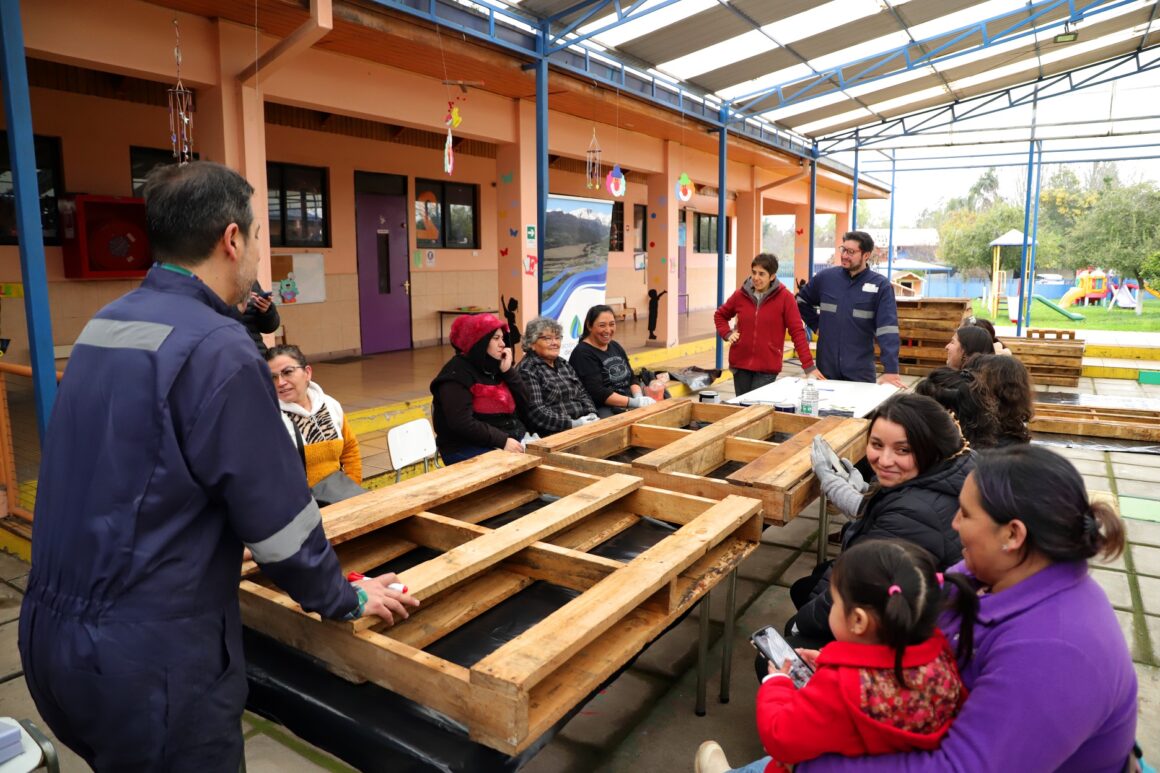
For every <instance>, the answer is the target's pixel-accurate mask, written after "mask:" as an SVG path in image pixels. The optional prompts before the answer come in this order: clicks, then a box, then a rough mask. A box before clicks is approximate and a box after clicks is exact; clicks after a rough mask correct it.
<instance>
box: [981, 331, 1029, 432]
mask: <svg viewBox="0 0 1160 773" xmlns="http://www.w3.org/2000/svg"><path fill="white" fill-rule="evenodd" d="M968 367H969V369H970V370H971V371H973V372H974V373H975V378H976V379H978V381H979V383H981V384H982V385H983V387H984V388H986V390H987V391H988V392H989V393H990V394H991V395H992V397H993V398H994V403H995V419H996V423H997V427H996V431H997V435H996V440H995V445H997V446H999V447H1003V446H1009V445H1016V444H1019V443H1030V442H1031V430H1030V429H1029V428H1028V426H1027V424H1028V422H1030V421H1031V419H1032V418H1034V416H1035V407H1034V395H1035V390H1034V389H1033V388H1032V385H1031V375H1030V374H1029V373H1028V372H1027V367H1026V366H1025V365H1024V364H1023V363H1022V362H1020V361H1019V358H1018V357H999V356H996V355H994V354H988V355H983V356H981V357H976V358H975V359H974V360H972V361H971V363H970V364H969V366H968Z"/></svg>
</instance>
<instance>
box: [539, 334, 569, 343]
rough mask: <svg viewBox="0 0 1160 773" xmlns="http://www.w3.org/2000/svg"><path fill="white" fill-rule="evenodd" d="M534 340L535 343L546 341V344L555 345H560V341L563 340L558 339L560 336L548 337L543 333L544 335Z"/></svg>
mask: <svg viewBox="0 0 1160 773" xmlns="http://www.w3.org/2000/svg"><path fill="white" fill-rule="evenodd" d="M536 340H537V341H546V342H548V343H557V344H558V343H560V341H562V340H563V339H562V338H560V336H554V335H548V334H547V333H545V334H544V335H542V336H540V337H539V338H537V339H536Z"/></svg>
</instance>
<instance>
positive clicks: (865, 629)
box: [695, 540, 977, 773]
mask: <svg viewBox="0 0 1160 773" xmlns="http://www.w3.org/2000/svg"><path fill="white" fill-rule="evenodd" d="M937 570H938V567H937V566H936V564H935V560H934V557H933V556H932V555H931V554H930V553H928V552H927V551H926V550H924V549H922V548H920V547H918V546H917V545H914V544H913V543H910V542H903V541H900V540H870V541H867V542H863V543H860V544H857V545H855V546H853V547H852V548H850V549H849V550H846V551H844V552H843V553H842V555H841V556H839V557H838V560H837V561H836V562H835V564H834V571H833V575H832V580H831V583H830V591H831V593H833V594H834V605H833V607H832V609H831V611H830V629H831V630H832V631H833V632H834V636H835V638H836V639H837V641H835V642H832V643H830V644H828V645H826V646H825V647H823V648H822V649H821V651H818V650H798V654H799V655H801V657H802V659H803V660H805V661H806V663H807V664H809V665H810V666H812V667H814V668H815V669H816V672H815V673H814V675H813V676H812V677H811V678H810V680H809V682H808V683H806V685H805V686H804V687H803V688H801V689H800V690H799V689H798V688H797V687H796V686H795V685H794V683H793V681H792V680H791V679H790V678H789V673H788V672H789V661H786V663H785V664H783V665H782V667H781V668H778V667H777V666H776V665H775V664H773V663H771V664H770V666H769V676H767V677H765V680H764V681H763V683H762V685H761V689H760V690H759V691H758V693H757V732H758V734H759V735H760V736H761V742H762V744H763V745H764V746H765V750H766V751H767V752H769V754H770V755H771V756H770V757H766V758H764V759H761V760H758V761H757V762H754V763H751V764H750V765H747V766H745V767H742V768H738V769H737V770H738V771H745V773H761V771H765V773H774V772H775V771H779V770H788V766H790V765H794V764H796V763H799V762H804V761H805V760H810V759H814V758H815V757H820V756H822V755H823V754H842V755H845V756H848V757H858V756H863V755H869V754H887V753H890V752H900V751H910V750H929V749H934V748H937V747H938V745H939V743H940V741H942V738H943V736H944V735H946V732H947V730H948V729H949V728H950V724H951V721H952V720H953V719H954V717H955V715H956V714H958V712H959V709H960V708H961V707H962V705H963V701H964V700H965V699H966V696H967V691H966V688H965V687H964V686H963V683H962V680H961V679H960V678H959V672H958V667H957V666H956V663H955V654H954V653H953V652H952V651H951V648H950V645H949V644H948V643H947V640H946V638H945V637H944V636H943V634H942V632H941V631H939V630H938V629H937V628H936V627H935V621H936V618H937V617H938V614H939V612H941V611H942V607H943V604H942V600H943V594H942V589H941V585H942V579H943V578H942V576H941V575H940V574H938V571H937ZM947 579H948V580H950V581H952V582H954V583H955V584H956V585H957V584H959V583H960V581H963V578H961V577H959V576H958V575H950V576H948V577H947ZM956 604H961V605H962V609H960V610H959V611H960V613H961V614H963V615H964V618H970V619H972V620H973V618H974V613H975V609H976V608H977V599H976V597H975V594H974V593H973V592H970V591H968V592H964V593H958V594H956ZM695 768H696V771H697V773H725V771H728V770H730V769H731V768H730V765H729V763H728V761H727V760H726V759H725V754H724V752H723V751H722V750H721V747H720V746H718V745H717V743H716V742H715V741H706V742H705V743H704V744H702V745H701V748H700V749H699V750H698V752H697V758H696V765H695Z"/></svg>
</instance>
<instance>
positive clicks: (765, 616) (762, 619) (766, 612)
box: [737, 585, 797, 649]
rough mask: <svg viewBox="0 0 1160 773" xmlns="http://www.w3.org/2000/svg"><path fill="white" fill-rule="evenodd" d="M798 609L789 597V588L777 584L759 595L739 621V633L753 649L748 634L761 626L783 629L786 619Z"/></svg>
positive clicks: (747, 645)
mask: <svg viewBox="0 0 1160 773" xmlns="http://www.w3.org/2000/svg"><path fill="white" fill-rule="evenodd" d="M796 611H797V610H796V609H795V608H794V605H793V601H792V600H791V599H790V597H789V589H788V588H783V587H781V586H780V585H775V586H773V587H772V588H770V589H769V590H767V591H766V592H765V593H763V594H761V595H760V596H758V597H757V599H756V600H755V601H754V602H753V603H752V604H751V605H750V606H749V609H747V610H745V614H744V615H742V616H741V617H740V619H739V620H738V623H737V626H738V628H739V629H740V631H739V634H745V636H746V644H745V646H746V647H750V648H751V649H752V647H751V645H750V644H749V643H748V636H749V634H751V633H753V632H754V631H756V630H758V629H759V628H763V627H764V626H767V625H772V626H775V627H776V628H777V629H778V630H779V631H780V630H782V629H783V628H784V626H785V623H786V621H787V620H789V619H790V618H791V617H793V616H794V613H795V612H796Z"/></svg>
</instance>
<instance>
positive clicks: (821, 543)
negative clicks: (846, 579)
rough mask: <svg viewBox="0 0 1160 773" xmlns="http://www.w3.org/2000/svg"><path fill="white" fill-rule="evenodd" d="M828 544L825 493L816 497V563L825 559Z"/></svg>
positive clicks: (828, 532) (828, 523) (828, 516)
mask: <svg viewBox="0 0 1160 773" xmlns="http://www.w3.org/2000/svg"><path fill="white" fill-rule="evenodd" d="M829 544H830V514H829V513H828V512H827V511H826V495H825V494H822V495H821V496H820V497H818V563H819V564H821V563H822V562H823V561H825V560H826V547H827V546H828V545H829Z"/></svg>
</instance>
